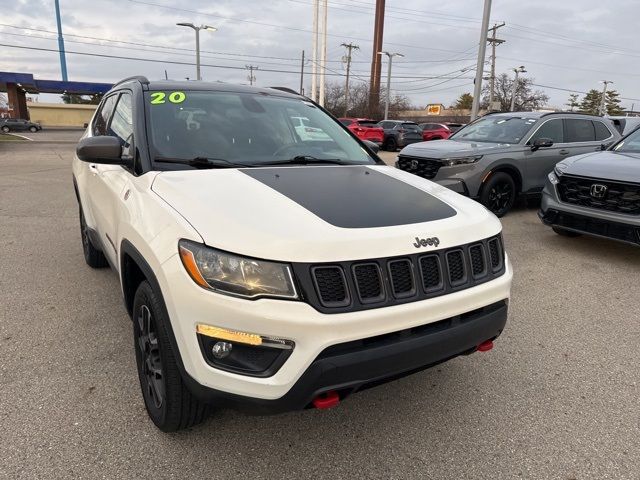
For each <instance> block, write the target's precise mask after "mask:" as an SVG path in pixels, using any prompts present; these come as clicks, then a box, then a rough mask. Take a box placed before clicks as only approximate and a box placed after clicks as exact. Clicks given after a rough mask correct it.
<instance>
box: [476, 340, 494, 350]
mask: <svg viewBox="0 0 640 480" xmlns="http://www.w3.org/2000/svg"><path fill="white" fill-rule="evenodd" d="M492 348H493V341H492V340H487V341H486V342H482V343H481V344H480V345H478V351H479V352H488V351H489V350H491V349H492Z"/></svg>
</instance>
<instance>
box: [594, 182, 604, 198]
mask: <svg viewBox="0 0 640 480" xmlns="http://www.w3.org/2000/svg"><path fill="white" fill-rule="evenodd" d="M606 193H607V186H606V185H602V184H601V183H594V184H593V185H591V196H592V197H593V198H604V196H605V195H606Z"/></svg>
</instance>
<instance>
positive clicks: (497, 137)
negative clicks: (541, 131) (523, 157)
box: [449, 116, 538, 143]
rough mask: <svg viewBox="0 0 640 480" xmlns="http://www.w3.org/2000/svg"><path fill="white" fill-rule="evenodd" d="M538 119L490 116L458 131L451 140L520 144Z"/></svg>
mask: <svg viewBox="0 0 640 480" xmlns="http://www.w3.org/2000/svg"><path fill="white" fill-rule="evenodd" d="M537 121H538V119H537V118H522V117H504V116H499V117H498V116H490V117H486V118H481V119H480V120H478V121H477V122H473V123H471V124H469V125H467V126H466V127H464V128H462V129H460V130H458V131H457V132H456V133H455V134H453V135H452V136H451V137H449V139H453V140H466V141H472V142H492V143H519V142H520V140H522V138H523V137H524V136H525V135H526V134H527V132H528V131H529V130H531V127H532V126H533V125H534V124H535V123H536V122H537Z"/></svg>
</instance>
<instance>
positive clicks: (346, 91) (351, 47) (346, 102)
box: [342, 43, 360, 117]
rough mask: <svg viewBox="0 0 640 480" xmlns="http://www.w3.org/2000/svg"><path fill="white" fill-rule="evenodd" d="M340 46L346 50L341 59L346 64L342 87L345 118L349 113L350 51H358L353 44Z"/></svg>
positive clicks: (358, 48)
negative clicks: (344, 79)
mask: <svg viewBox="0 0 640 480" xmlns="http://www.w3.org/2000/svg"><path fill="white" fill-rule="evenodd" d="M342 46H343V47H344V48H346V49H347V55H345V56H344V57H343V61H344V62H345V63H346V64H347V79H346V81H345V85H344V116H345V117H346V116H347V112H348V111H349V72H350V70H351V51H352V50H360V47H359V46H358V45H354V44H353V43H343V44H342Z"/></svg>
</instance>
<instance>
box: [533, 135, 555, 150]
mask: <svg viewBox="0 0 640 480" xmlns="http://www.w3.org/2000/svg"><path fill="white" fill-rule="evenodd" d="M552 145H553V140H551V139H550V138H536V139H535V140H534V141H533V145H531V151H532V152H535V151H536V150H538V149H539V148H548V147H551V146H552Z"/></svg>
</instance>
